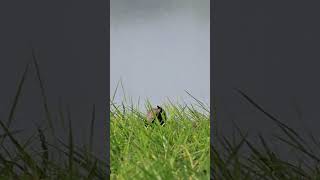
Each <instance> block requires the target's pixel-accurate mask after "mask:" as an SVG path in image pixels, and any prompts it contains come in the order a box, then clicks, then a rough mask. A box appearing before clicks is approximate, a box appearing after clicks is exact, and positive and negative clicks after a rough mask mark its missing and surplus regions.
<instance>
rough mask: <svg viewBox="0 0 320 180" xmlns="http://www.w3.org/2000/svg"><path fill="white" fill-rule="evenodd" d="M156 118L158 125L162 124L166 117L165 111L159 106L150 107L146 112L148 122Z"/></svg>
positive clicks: (152, 121)
mask: <svg viewBox="0 0 320 180" xmlns="http://www.w3.org/2000/svg"><path fill="white" fill-rule="evenodd" d="M156 119H158V120H159V123H160V125H163V124H164V121H165V120H166V119H167V116H166V112H165V111H164V109H163V108H162V107H160V106H157V107H156V108H152V109H151V110H149V111H148V112H147V122H148V124H151V123H154V121H155V120H156Z"/></svg>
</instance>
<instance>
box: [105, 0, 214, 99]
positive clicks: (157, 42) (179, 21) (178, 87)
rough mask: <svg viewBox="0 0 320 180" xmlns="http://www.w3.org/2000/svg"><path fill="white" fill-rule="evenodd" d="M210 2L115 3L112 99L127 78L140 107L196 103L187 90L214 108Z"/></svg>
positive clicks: (128, 90) (127, 90) (127, 0)
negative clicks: (168, 103)
mask: <svg viewBox="0 0 320 180" xmlns="http://www.w3.org/2000/svg"><path fill="white" fill-rule="evenodd" d="M209 2H210V1H209V0H200V1H197V2H195V1H192V0H187V1H181V0H172V1H150V0H135V1H134V2H133V1H132V0H111V17H110V19H111V27H110V33H111V34H110V36H111V40H110V45H111V48H110V53H111V55H110V57H111V65H110V66H111V67H110V74H111V77H110V79H111V82H110V86H111V94H112V93H113V92H115V89H116V86H117V83H118V82H119V81H120V79H121V80H122V83H123V86H124V90H125V93H126V95H127V96H129V97H131V98H132V99H133V101H134V102H137V101H138V99H139V98H140V103H142V104H143V103H144V101H145V100H146V99H149V100H150V101H151V103H152V104H154V105H156V104H162V103H164V102H167V98H170V99H171V100H173V101H176V100H177V101H179V102H181V103H184V102H186V103H191V102H194V101H193V100H192V98H191V97H190V96H189V95H188V94H187V93H185V90H187V91H188V92H190V93H191V94H192V95H193V96H194V97H196V98H198V99H199V100H201V101H202V102H204V103H207V104H208V105H209V103H210V101H209V99H210V68H209V64H210V18H209V15H210V7H209ZM123 99H124V94H123V93H122V90H121V89H120V91H117V95H116V99H115V100H116V101H117V102H121V101H122V100H123Z"/></svg>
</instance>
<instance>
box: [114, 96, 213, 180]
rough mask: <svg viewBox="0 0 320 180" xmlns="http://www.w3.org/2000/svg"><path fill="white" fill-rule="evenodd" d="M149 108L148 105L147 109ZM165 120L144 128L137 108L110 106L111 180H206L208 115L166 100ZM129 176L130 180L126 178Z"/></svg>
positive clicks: (208, 165) (143, 118) (208, 139)
mask: <svg viewBox="0 0 320 180" xmlns="http://www.w3.org/2000/svg"><path fill="white" fill-rule="evenodd" d="M146 109H151V106H150V103H147V108H146ZM163 109H164V110H165V111H166V114H167V120H166V122H165V124H164V126H161V125H160V124H159V122H158V121H156V124H153V125H151V126H147V127H146V126H145V121H146V113H144V112H142V111H141V110H140V109H139V107H136V106H134V105H133V104H131V105H126V103H121V104H119V105H116V104H115V103H112V108H111V112H110V119H111V121H110V153H111V158H110V164H111V179H209V178H210V121H209V112H208V110H207V109H205V110H206V111H207V113H203V112H200V111H199V110H197V108H196V107H195V106H193V105H185V106H182V105H180V104H173V103H171V101H169V103H168V104H165V105H164V106H163ZM129 177H130V178H129Z"/></svg>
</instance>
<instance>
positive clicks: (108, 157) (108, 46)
mask: <svg viewBox="0 0 320 180" xmlns="http://www.w3.org/2000/svg"><path fill="white" fill-rule="evenodd" d="M105 28H106V29H105V31H106V34H107V39H106V43H107V46H106V53H107V54H106V55H107V59H106V61H107V67H106V68H107V74H106V75H107V82H106V83H107V95H108V98H107V99H108V100H107V102H106V114H107V115H106V123H105V124H106V140H105V141H104V143H107V145H106V147H107V148H106V151H107V152H106V155H107V156H106V157H107V161H106V162H107V167H106V173H107V177H108V179H110V173H111V172H110V0H106V27H105Z"/></svg>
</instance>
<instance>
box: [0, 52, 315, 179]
mask: <svg viewBox="0 0 320 180" xmlns="http://www.w3.org/2000/svg"><path fill="white" fill-rule="evenodd" d="M33 57H34V59H33V61H32V63H28V65H27V66H26V68H25V71H24V72H23V73H22V75H21V78H20V80H19V81H18V83H17V90H16V92H14V93H13V95H12V103H11V107H10V109H9V111H8V116H7V117H8V118H6V119H0V130H1V131H0V132H1V133H0V180H7V179H23V180H24V179H26V180H27V179H28V180H29V179H35V180H37V179H61V180H64V179H65V180H67V179H109V176H108V175H107V170H108V168H109V167H108V164H107V160H106V158H103V159H99V158H97V157H96V156H95V154H94V153H93V150H92V149H93V147H92V146H93V141H94V140H95V138H94V124H95V121H97V119H96V117H95V114H96V113H95V106H94V105H93V106H92V109H91V111H92V117H91V119H88V131H89V133H88V138H87V139H86V140H84V142H83V143H82V145H81V146H79V145H77V144H75V142H74V134H73V132H74V131H73V129H72V124H74V123H75V120H74V119H73V118H72V114H71V113H70V111H69V108H68V107H66V106H65V105H64V104H62V103H61V104H60V106H59V111H58V112H52V110H51V109H50V108H49V107H50V106H49V105H48V104H49V103H48V101H47V97H46V91H45V87H46V83H45V82H44V81H43V79H42V78H41V71H40V68H39V65H38V63H37V59H36V56H35V54H33ZM32 65H33V67H34V68H36V72H37V73H36V75H37V79H38V81H39V88H40V90H41V97H42V100H43V108H44V110H45V113H46V114H45V117H46V118H45V119H44V121H43V122H42V123H41V125H36V124H35V127H36V128H35V129H36V130H35V132H34V133H33V135H32V136H30V137H25V138H23V139H22V138H19V137H21V134H20V133H24V129H15V128H14V127H13V125H12V124H14V121H15V115H16V108H17V106H18V105H19V101H20V99H21V96H22V92H23V90H24V84H25V79H26V78H27V72H28V70H29V69H30V67H31V66H32ZM238 92H239V93H240V95H241V96H242V97H243V98H244V100H246V101H247V102H248V103H249V104H248V105H252V106H253V107H255V108H256V109H257V110H259V111H260V112H261V113H262V114H264V115H265V116H267V117H268V118H269V120H270V121H271V122H273V123H274V124H275V125H277V127H278V129H279V130H280V131H281V133H278V134H275V135H274V137H273V140H272V141H271V139H269V138H266V137H265V136H264V135H261V134H259V135H254V134H250V136H251V137H252V136H253V137H254V136H255V137H256V140H258V141H254V142H253V141H251V138H248V137H249V134H248V133H247V132H246V131H245V129H240V128H238V126H237V125H236V124H234V128H235V134H234V136H231V137H224V136H221V134H217V136H216V137H215V139H214V142H215V144H214V146H213V144H212V145H211V146H210V149H209V140H210V139H209V137H210V136H209V133H210V132H209V129H210V126H209V124H210V123H209V115H208V108H207V107H206V106H205V105H204V104H203V103H201V102H200V101H198V100H197V99H196V98H194V99H195V102H196V103H197V105H198V106H199V107H200V109H201V111H199V108H195V107H194V106H192V105H189V106H182V105H179V104H176V103H172V102H170V101H168V103H167V104H166V105H165V106H164V109H165V110H166V111H167V114H168V121H167V123H166V125H165V126H164V127H162V126H159V125H154V126H152V127H148V128H146V127H145V126H144V125H145V124H144V122H143V120H144V118H145V113H144V112H143V111H144V109H139V108H138V105H136V106H134V105H133V104H132V103H126V102H127V100H126V101H124V103H121V104H115V103H111V113H110V117H111V122H110V125H111V129H110V130H111V133H110V136H111V137H110V141H111V142H110V144H111V148H110V153H111V157H110V163H111V167H110V169H111V173H112V174H111V179H161V178H162V179H190V178H191V179H209V172H210V170H209V167H210V163H212V164H213V166H211V172H212V173H213V175H214V177H215V179H216V180H238V179H239V180H246V179H248V180H251V179H252V180H256V179H263V180H318V179H320V163H319V162H320V153H319V150H320V141H319V138H318V137H314V136H313V135H312V134H311V133H310V134H308V133H309V132H308V133H307V134H308V135H307V136H306V135H302V134H301V133H298V132H297V131H296V130H294V129H292V128H290V127H289V126H288V125H286V124H284V123H283V122H282V121H281V119H278V118H276V116H274V115H272V114H271V113H269V112H266V111H265V110H264V109H263V108H262V106H261V105H259V104H257V103H256V102H255V101H254V100H253V99H252V98H251V97H249V96H248V95H247V94H245V93H243V92H242V91H239V90H238ZM187 93H188V92H187ZM188 94H189V95H190V96H191V94H190V93H188ZM113 98H114V95H113V96H112V98H111V102H114V101H113ZM215 113H219V112H215ZM54 115H58V116H54ZM53 117H54V118H53ZM53 120H54V121H55V122H56V123H55V125H57V124H59V123H60V126H61V128H64V127H65V128H66V129H65V130H66V132H67V134H68V137H67V138H66V139H65V140H63V139H60V138H58V137H57V135H56V134H55V129H54V126H53V124H52V121H53ZM214 120H215V119H214ZM106 123H108V122H107V121H106ZM211 128H213V127H211ZM216 132H221V130H219V129H217V130H216ZM18 135H20V136H18ZM97 141H100V142H101V143H108V142H102V140H100V139H99V140H97ZM277 146H278V148H279V147H281V148H283V149H284V148H285V149H287V150H288V151H290V152H291V153H294V154H296V158H293V159H290V160H288V159H285V158H284V157H282V156H281V154H280V153H278V152H277V151H276V149H275V147H277ZM209 154H210V156H209Z"/></svg>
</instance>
